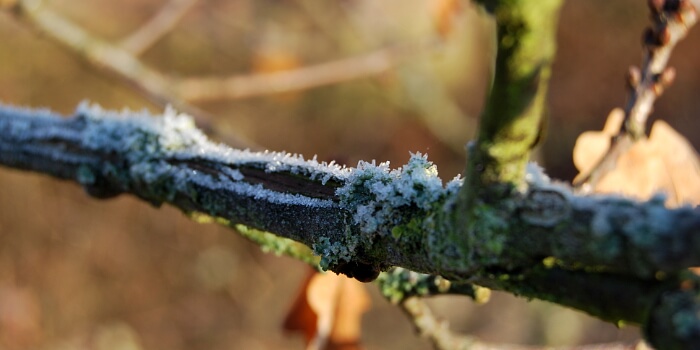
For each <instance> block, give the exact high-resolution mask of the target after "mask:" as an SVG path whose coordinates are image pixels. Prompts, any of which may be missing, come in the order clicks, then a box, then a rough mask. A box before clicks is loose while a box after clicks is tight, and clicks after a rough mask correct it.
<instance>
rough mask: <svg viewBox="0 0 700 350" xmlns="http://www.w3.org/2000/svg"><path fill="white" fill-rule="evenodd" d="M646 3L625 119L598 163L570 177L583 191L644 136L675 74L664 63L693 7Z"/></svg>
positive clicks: (671, 1)
mask: <svg viewBox="0 0 700 350" xmlns="http://www.w3.org/2000/svg"><path fill="white" fill-rule="evenodd" d="M648 5H649V9H650V10H651V17H652V26H651V27H650V28H647V30H646V31H645V33H644V59H643V61H642V70H641V71H640V70H639V69H638V68H636V67H632V68H630V71H629V74H628V88H629V98H628V101H627V105H626V106H625V122H624V123H623V124H622V126H621V128H620V132H619V133H618V135H616V136H615V137H613V138H612V142H611V145H610V148H609V149H608V151H607V152H606V154H605V155H604V156H603V158H602V159H601V160H600V161H599V162H598V164H597V165H596V166H595V167H594V168H593V169H592V170H591V171H590V172H589V173H587V174H582V176H579V177H577V178H576V180H575V181H574V185H575V186H576V187H577V188H579V189H581V190H583V191H586V192H590V190H591V189H592V188H595V185H596V184H597V183H598V182H599V181H600V180H601V179H602V178H603V176H605V175H606V174H607V173H609V172H610V171H611V170H612V169H614V167H615V165H616V164H617V160H618V158H619V157H620V156H621V155H622V154H624V153H625V152H627V151H628V150H629V149H630V147H632V145H633V144H634V142H635V141H637V140H639V139H640V138H643V137H645V136H646V122H647V119H648V118H649V115H651V112H652V110H653V105H654V102H655V101H656V99H657V98H658V97H659V96H661V94H662V93H663V91H664V89H666V88H668V86H669V85H671V83H672V82H673V79H674V78H675V75H676V73H675V70H674V69H673V68H668V67H667V64H668V60H669V58H670V57H671V52H672V51H673V48H674V47H675V46H676V44H677V43H678V42H679V41H681V40H682V39H683V38H684V37H685V36H686V35H687V34H688V30H690V28H691V27H692V26H693V25H694V24H695V22H697V13H696V11H697V10H696V9H695V7H694V5H693V3H692V2H691V1H690V0H649V1H648Z"/></svg>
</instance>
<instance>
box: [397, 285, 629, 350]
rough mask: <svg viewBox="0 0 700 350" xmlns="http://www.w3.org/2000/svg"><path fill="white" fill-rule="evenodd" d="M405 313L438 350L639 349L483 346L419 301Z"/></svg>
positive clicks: (404, 305)
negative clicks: (454, 330)
mask: <svg viewBox="0 0 700 350" xmlns="http://www.w3.org/2000/svg"><path fill="white" fill-rule="evenodd" d="M399 307H400V308H401V311H403V312H404V314H406V316H407V317H408V318H409V319H410V320H411V323H412V324H413V326H414V328H415V329H416V331H417V332H418V333H419V334H420V335H421V336H423V337H425V338H427V339H429V340H430V342H431V343H432V344H433V347H434V348H435V349H438V350H458V349H461V350H537V349H558V350H633V349H637V348H639V345H632V344H622V343H609V344H592V345H580V346H570V347H569V346H567V347H550V346H526V345H515V344H491V343H485V342H481V341H479V340H477V339H475V338H473V337H470V336H465V335H458V334H455V333H454V332H452V331H450V328H449V325H448V324H447V322H445V321H440V320H439V319H438V318H437V317H435V315H433V312H432V311H431V310H430V307H429V306H428V304H427V303H426V302H425V301H424V300H423V299H421V298H419V297H410V298H407V299H406V300H404V301H403V302H401V303H400V304H399Z"/></svg>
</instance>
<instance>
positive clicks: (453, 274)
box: [0, 105, 700, 341]
mask: <svg viewBox="0 0 700 350" xmlns="http://www.w3.org/2000/svg"><path fill="white" fill-rule="evenodd" d="M0 164H3V165H6V166H10V167H13V168H18V169H26V170H33V171H38V172H42V173H46V174H49V175H52V176H55V177H58V178H62V179H69V180H72V181H75V182H77V183H79V184H81V185H82V186H83V187H84V188H85V189H86V190H87V192H88V193H89V194H91V195H93V196H95V197H97V198H109V197H112V196H115V195H117V194H120V193H131V194H133V195H135V196H137V197H139V198H142V199H144V200H146V201H148V202H150V203H152V204H154V205H160V204H162V203H170V204H172V205H174V206H176V207H178V208H180V209H181V210H183V211H184V212H186V213H192V214H197V213H201V214H202V215H206V216H209V217H213V218H215V219H216V220H217V222H221V223H224V224H226V225H231V226H233V225H235V224H242V225H245V226H247V227H251V228H254V229H256V230H261V231H268V232H274V233H275V234H277V235H279V236H282V237H286V238H290V239H292V240H294V241H297V242H301V243H303V244H305V245H307V246H309V247H312V248H313V250H314V252H315V253H316V254H318V255H321V256H322V258H321V262H320V263H321V265H322V266H323V267H324V268H328V269H332V270H333V271H336V272H339V273H345V274H347V275H349V276H352V277H355V278H357V279H360V280H365V281H367V280H372V279H374V278H375V277H376V276H377V274H378V273H379V271H380V270H384V269H386V268H388V267H389V266H401V267H405V268H407V269H410V270H414V271H418V272H423V273H428V274H431V275H435V276H437V275H442V276H445V277H447V278H449V279H450V280H451V281H450V286H454V287H455V288H471V289H470V290H472V292H474V291H476V289H473V287H471V286H469V284H468V283H475V284H478V285H482V286H485V287H489V288H496V289H502V290H506V291H510V292H512V293H515V294H518V295H523V296H526V297H531V298H540V299H545V300H550V301H553V302H557V303H560V304H563V305H567V306H571V307H574V308H578V309H581V310H584V311H586V312H588V313H591V314H592V315H594V316H597V317H600V318H602V319H605V320H611V321H615V322H620V321H623V322H630V323H635V324H644V325H645V329H647V331H648V333H649V334H653V335H654V337H657V338H658V339H662V338H663V339H665V338H664V337H668V336H669V335H668V334H670V333H668V332H677V331H678V329H677V328H671V329H664V328H661V330H660V329H659V328H658V327H656V326H655V325H653V324H650V322H651V321H649V320H652V321H653V322H657V321H656V320H659V319H664V320H668V319H669V317H670V318H673V317H675V316H674V315H676V314H677V313H678V312H681V313H683V314H684V315H686V314H687V315H690V316H687V317H686V316H684V317H685V318H684V322H685V323H683V324H678V326H679V327H680V326H683V327H684V328H683V330H684V332H686V333H687V334H690V336H689V338H688V337H686V338H687V339H691V340H692V341H695V340H694V339H695V338H693V337H697V336H698V334H700V320H698V318H697V317H695V316H692V315H697V314H694V313H692V312H693V311H692V310H694V309H695V308H698V305H697V303H696V302H695V301H694V300H695V295H697V294H698V293H697V290H696V289H697V287H696V286H698V285H700V283H697V282H696V279H697V278H696V277H692V276H687V275H685V274H682V273H681V274H679V271H683V270H684V269H685V268H687V267H689V266H697V265H700V238H695V237H700V236H698V235H697V231H699V230H700V212H698V211H697V210H695V209H691V208H680V209H673V210H671V209H666V208H665V207H664V206H663V200H661V199H659V198H656V199H653V200H651V201H648V202H634V201H632V200H626V199H622V198H619V197H610V196H609V197H582V196H576V195H573V194H572V193H571V192H570V191H569V190H568V189H567V188H565V187H562V186H557V185H553V184H551V183H550V182H549V181H548V179H546V177H544V175H542V174H539V173H537V171H536V170H532V169H531V170H530V176H529V180H528V181H529V187H530V190H529V191H528V192H526V193H517V194H514V195H513V196H512V197H509V198H506V199H504V200H502V201H501V202H500V203H499V204H498V205H493V206H490V207H483V206H482V207H478V208H477V210H476V215H475V216H474V220H475V221H474V222H471V223H469V224H470V225H471V226H472V227H480V228H482V229H484V230H481V229H479V230H477V232H479V234H480V235H481V236H480V237H478V238H479V239H477V240H474V241H466V243H465V241H463V240H456V241H450V238H449V237H450V235H448V234H447V233H450V232H452V231H454V230H457V229H458V227H453V226H450V221H449V220H446V219H445V218H446V217H448V216H449V215H452V212H453V211H454V210H455V206H454V201H455V199H456V198H458V197H457V196H458V193H459V190H460V188H461V181H459V180H455V181H452V182H450V183H449V184H448V185H447V186H445V187H443V185H442V183H441V181H440V180H439V178H437V170H436V169H435V167H434V166H433V165H432V164H431V163H429V162H428V161H427V160H426V159H425V157H423V156H420V155H414V156H413V157H412V158H411V160H410V161H409V163H408V164H406V165H404V166H403V167H402V168H400V169H396V170H389V168H388V164H380V165H373V164H369V163H360V164H359V166H358V168H355V169H352V168H343V167H339V166H337V165H333V164H325V163H319V162H317V161H315V160H304V159H303V158H301V157H299V156H292V155H289V154H284V153H274V152H262V153H255V152H249V151H239V150H234V149H230V148H228V147H226V146H223V145H216V144H212V143H211V142H209V141H208V140H206V138H205V137H204V135H203V134H202V133H201V132H200V131H198V130H197V129H195V128H194V126H193V123H192V121H191V120H190V119H189V118H187V117H186V116H182V115H177V114H176V113H174V112H173V111H166V113H165V115H164V116H163V117H160V118H152V117H151V116H149V115H147V114H146V113H145V112H143V113H133V112H124V113H122V114H118V113H114V112H108V111H103V110H101V109H100V108H98V107H91V106H87V105H82V106H80V107H79V108H78V110H77V112H76V114H75V116H73V117H71V118H68V119H64V118H61V117H60V116H57V115H55V114H53V113H51V112H48V111H41V110H28V109H17V108H13V107H8V106H0ZM251 233H252V234H254V235H255V238H256V239H258V240H259V241H266V240H267V241H269V238H270V237H266V236H264V235H260V232H258V231H251ZM281 242H282V243H281ZM460 244H462V246H460ZM284 245H285V243H283V241H273V242H272V248H273V249H277V250H280V251H284V250H285V249H287V250H288V251H297V252H298V255H299V256H300V257H302V256H306V257H308V256H309V255H308V251H306V252H305V251H304V250H303V249H302V250H299V249H298V247H294V246H284ZM455 248H460V250H462V251H469V252H470V254H469V255H467V256H462V255H459V254H455V253H454V251H455ZM438 257H439V258H438ZM544 258H547V259H544ZM660 271H665V272H660ZM435 276H427V277H426V278H428V280H432V281H433V282H435V281H436V280H435V279H436V278H437V277H435ZM428 280H426V281H428ZM688 286H690V287H688ZM450 288H452V287H450ZM438 289H439V288H438ZM464 290H466V289H464ZM464 290H462V291H460V292H461V293H467V294H469V293H468V292H464ZM581 291H584V292H583V293H582V292H581ZM411 293H413V292H409V293H408V294H406V295H410V294H411ZM669 293H670V294H669ZM673 293H675V294H673ZM475 295H478V294H475ZM621 295H622V296H625V297H624V298H623V300H620V296H621ZM669 295H677V297H675V298H671V299H669V300H671V301H666V299H668V298H670V297H669ZM662 296H663V297H662ZM679 310H680V311H679ZM688 310H690V311H688ZM691 316H692V317H691ZM693 317H695V318H693ZM674 325H676V324H675V323H674ZM689 325H690V326H689ZM695 325H698V326H697V332H696V331H695V329H696V328H693V327H696V326H695ZM673 327H675V326H673ZM688 327H690V328H688ZM688 329H690V330H691V331H688ZM659 334H660V335H659ZM686 338H684V339H686Z"/></svg>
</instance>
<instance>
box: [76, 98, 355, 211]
mask: <svg viewBox="0 0 700 350" xmlns="http://www.w3.org/2000/svg"><path fill="white" fill-rule="evenodd" d="M76 113H77V114H78V115H80V116H82V117H84V118H85V119H86V120H88V123H87V127H86V129H85V130H84V132H83V138H82V142H83V145H84V146H85V147H86V148H88V149H94V150H101V151H105V150H106V151H114V152H115V153H118V154H121V155H124V156H126V157H128V159H129V161H130V162H131V164H134V165H133V166H132V169H131V173H132V175H137V176H138V177H139V178H140V179H143V180H144V181H146V182H151V181H152V182H153V183H157V182H158V181H159V180H160V179H163V178H167V177H170V178H172V179H173V180H174V183H175V184H176V186H178V187H182V186H185V184H186V183H187V182H188V181H194V182H196V183H197V184H199V185H201V186H205V187H207V188H210V189H214V190H217V189H225V190H228V191H232V192H234V193H238V194H241V195H244V196H246V197H252V198H255V199H260V200H265V201H267V202H271V203H278V204H292V205H304V206H316V207H329V206H332V205H334V203H333V201H331V200H322V199H318V198H309V197H305V196H302V195H298V194H290V193H280V192H276V191H271V190H268V189H265V188H263V187H262V186H261V185H251V184H248V183H245V182H238V181H241V180H243V179H244V176H243V174H242V173H241V172H240V171H239V170H238V169H235V168H228V167H226V166H232V167H240V166H245V165H252V166H256V167H261V168H263V169H264V170H265V171H266V172H289V173H292V174H298V175H303V176H305V177H307V178H310V179H311V180H318V181H321V182H322V183H323V184H325V183H326V182H327V181H328V180H331V179H333V180H336V181H343V180H345V179H347V177H348V176H349V174H350V173H351V171H350V169H348V168H346V167H341V166H339V165H337V164H335V163H333V162H331V163H326V162H318V161H317V160H316V157H314V158H313V159H311V160H305V159H304V157H303V156H301V155H294V154H290V153H284V152H269V151H265V152H252V151H250V150H237V149H232V148H230V147H228V146H226V145H223V144H215V143H213V142H211V141H209V140H208V139H207V137H206V135H204V133H202V132H201V131H200V130H199V129H197V128H196V127H195V125H194V122H193V120H192V118H191V117H189V116H187V115H184V114H179V113H177V112H176V111H175V110H173V109H171V108H168V109H166V111H165V113H164V114H163V115H162V117H160V116H158V117H154V116H152V115H151V114H150V113H148V112H146V111H142V112H132V111H123V112H121V113H117V112H111V111H107V110H103V109H102V108H101V107H99V106H97V105H90V104H87V103H82V104H81V105H80V106H79V107H78V109H77V111H76ZM158 159H171V160H173V159H174V160H192V159H198V160H208V161H212V162H215V163H217V164H221V165H224V166H222V167H219V170H220V171H221V172H222V174H224V175H225V176H226V179H225V180H226V181H221V179H217V178H215V177H213V176H211V175H208V174H203V173H201V172H198V171H196V170H192V169H189V168H186V167H179V166H175V165H169V164H167V163H165V162H158V163H157V165H154V164H153V163H152V162H149V160H158Z"/></svg>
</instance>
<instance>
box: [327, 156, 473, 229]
mask: <svg viewBox="0 0 700 350" xmlns="http://www.w3.org/2000/svg"><path fill="white" fill-rule="evenodd" d="M461 185H462V180H461V179H460V178H459V177H456V178H455V179H454V180H452V181H450V182H449V183H448V185H447V186H446V187H443V186H442V180H441V179H440V178H439V177H438V172H437V167H436V166H435V165H434V164H433V163H432V162H430V161H428V157H427V155H422V154H420V153H415V154H411V158H410V160H409V161H408V163H407V164H406V165H404V166H403V167H401V168H398V169H394V170H391V169H390V168H389V163H388V162H385V163H380V164H379V165H376V164H375V162H372V163H367V162H360V163H359V164H358V166H357V168H356V169H354V170H353V171H352V172H351V174H350V176H349V178H348V182H347V184H346V185H345V186H343V187H342V188H339V189H338V190H337V191H336V193H337V194H338V196H340V198H341V205H343V206H345V207H346V208H347V209H349V210H351V211H353V219H354V221H355V223H356V224H358V225H360V229H361V230H362V232H364V233H374V232H377V231H378V230H380V231H381V230H382V229H383V228H389V227H393V226H394V225H396V224H399V222H397V220H400V219H401V215H399V214H398V213H397V209H399V208H402V207H403V208H407V207H415V208H416V209H418V210H421V211H428V210H430V208H431V207H432V206H433V205H434V204H435V203H436V201H438V200H439V199H440V198H441V197H443V196H445V195H447V194H449V193H453V192H456V191H457V190H458V189H459V188H460V187H461Z"/></svg>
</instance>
